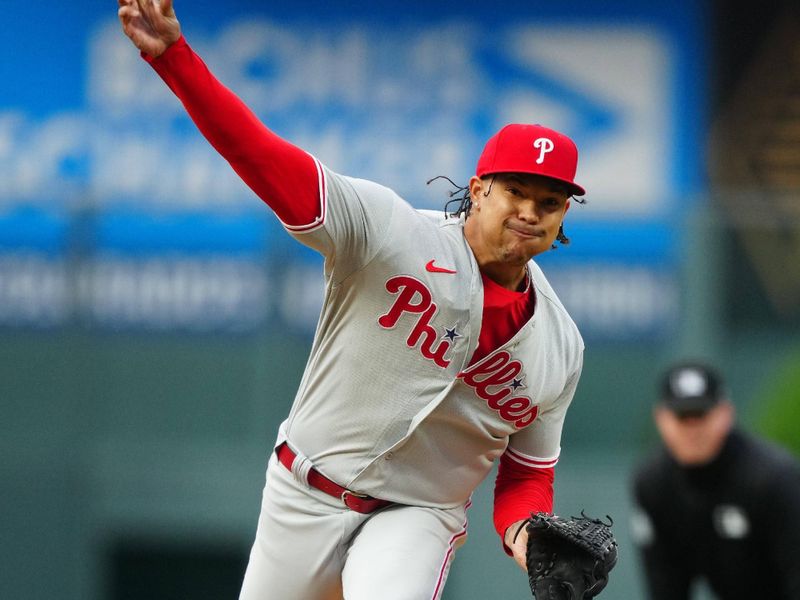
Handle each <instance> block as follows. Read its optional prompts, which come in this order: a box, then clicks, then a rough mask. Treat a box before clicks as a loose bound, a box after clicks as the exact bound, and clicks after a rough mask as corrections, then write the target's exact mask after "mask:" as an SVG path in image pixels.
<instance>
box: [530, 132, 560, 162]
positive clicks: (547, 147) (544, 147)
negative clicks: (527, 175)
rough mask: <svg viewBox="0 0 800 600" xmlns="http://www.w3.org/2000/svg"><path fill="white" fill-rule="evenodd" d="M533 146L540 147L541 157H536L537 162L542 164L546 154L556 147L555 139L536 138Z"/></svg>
mask: <svg viewBox="0 0 800 600" xmlns="http://www.w3.org/2000/svg"><path fill="white" fill-rule="evenodd" d="M533 147H534V148H538V149H539V158H537V159H536V164H537V165H540V164H542V163H543V162H544V155H545V154H547V153H548V152H552V151H553V148H555V144H553V140H551V139H550V138H546V137H541V138H536V140H535V141H534V142H533Z"/></svg>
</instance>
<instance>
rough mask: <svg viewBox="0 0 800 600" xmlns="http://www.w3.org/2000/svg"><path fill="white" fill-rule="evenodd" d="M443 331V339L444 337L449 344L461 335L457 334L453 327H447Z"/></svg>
mask: <svg viewBox="0 0 800 600" xmlns="http://www.w3.org/2000/svg"><path fill="white" fill-rule="evenodd" d="M444 331H445V334H444V337H446V338H447V339H448V340H450V341H451V342H453V341H455V339H456V338H457V337H461V334H460V333H458V331H456V328H455V327H449V328H448V327H445V328H444Z"/></svg>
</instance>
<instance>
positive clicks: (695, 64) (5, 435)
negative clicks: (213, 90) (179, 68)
mask: <svg viewBox="0 0 800 600" xmlns="http://www.w3.org/2000/svg"><path fill="white" fill-rule="evenodd" d="M269 4H270V3H262V2H255V1H254V0H229V1H228V2H226V3H224V4H223V3H211V2H202V1H200V2H194V3H191V2H183V3H180V4H179V5H178V7H177V8H178V12H179V16H180V17H181V21H182V24H183V27H184V32H185V33H186V35H187V38H188V39H189V40H190V43H192V45H193V46H194V47H195V48H197V50H198V51H199V52H200V54H201V55H202V56H203V57H204V58H205V59H206V60H207V62H208V63H209V65H210V66H211V68H212V69H213V70H214V71H215V72H216V73H217V74H218V75H219V76H220V78H221V79H222V80H223V81H224V82H225V83H227V84H228V85H229V86H230V87H231V88H232V89H234V91H236V92H237V93H238V94H240V95H241V96H242V97H243V98H244V99H245V101H246V102H248V104H249V105H250V106H251V107H253V108H254V110H255V111H256V112H257V113H258V114H259V116H261V117H262V118H263V119H264V120H265V122H267V123H268V124H269V125H270V126H272V127H273V128H274V129H275V130H276V131H277V132H278V133H280V134H282V135H284V136H286V137H288V138H289V139H292V140H294V141H296V142H297V143H299V144H300V145H301V146H303V147H305V148H306V149H308V150H310V151H311V152H313V153H314V154H316V155H317V156H318V157H319V158H321V159H322V160H323V161H324V162H326V163H327V164H329V165H330V166H332V167H333V168H335V169H337V170H339V171H341V172H344V173H347V174H350V175H356V176H362V177H366V178H370V179H374V180H376V181H379V182H382V183H385V184H387V185H389V186H390V187H393V188H395V189H397V190H398V191H399V192H400V193H401V194H403V195H405V197H406V198H407V199H409V200H410V201H411V202H412V203H413V204H415V205H417V206H420V207H428V208H432V207H441V206H442V205H443V203H444V201H445V200H446V191H447V187H446V186H444V185H438V184H433V185H431V186H425V184H424V182H425V181H426V180H427V179H429V178H431V177H433V176H435V175H448V176H450V177H451V178H453V179H455V180H456V181H458V182H466V181H467V179H468V178H469V176H470V175H471V173H472V171H473V169H474V160H475V158H476V157H477V155H478V153H479V151H480V147H481V144H482V142H483V140H485V139H486V137H487V136H488V135H489V134H490V133H491V132H492V131H493V130H495V129H496V128H497V127H498V126H499V125H501V124H503V123H504V122H508V121H515V120H520V121H536V120H540V121H542V122H544V123H546V124H548V125H551V126H553V127H555V128H557V129H563V130H564V131H566V132H567V133H569V134H570V135H572V136H573V137H574V138H575V139H576V141H577V142H578V145H579V147H580V148H581V150H582V163H581V165H580V167H579V174H580V181H581V182H583V183H584V185H586V187H587V188H588V189H589V194H588V196H587V198H588V200H589V203H588V204H587V205H586V206H582V207H580V206H576V207H574V208H573V209H572V211H570V214H569V218H568V220H567V227H566V230H567V234H568V235H569V236H570V237H571V238H572V239H573V244H572V245H571V246H570V247H568V248H562V249H559V250H557V251H555V252H553V253H550V255H548V256H546V257H544V258H543V259H542V260H541V264H542V265H543V267H544V268H545V270H546V271H547V272H548V274H549V275H550V276H551V277H552V280H553V282H554V285H555V287H556V288H557V290H558V291H559V293H560V294H561V295H562V298H563V299H564V301H565V303H566V304H567V306H568V308H569V309H570V311H571V312H572V314H573V316H574V317H575V319H576V321H578V324H579V325H580V326H581V329H582V331H583V332H584V334H585V338H586V342H587V351H586V364H585V370H584V374H583V378H582V381H581V385H580V388H579V391H578V394H577V397H576V399H575V403H574V405H573V408H572V409H571V411H570V414H569V416H568V419H567V427H566V432H565V436H564V437H565V439H564V443H563V452H562V459H561V462H560V465H559V467H558V470H557V479H556V510H557V512H560V513H573V514H574V513H577V512H579V511H580V510H581V509H585V510H586V511H587V512H588V513H590V514H596V515H604V514H609V515H611V516H612V517H613V518H614V519H615V522H616V531H617V535H618V537H619V539H620V542H621V552H620V563H619V565H618V567H617V569H616V570H615V571H614V573H613V576H612V579H611V583H610V584H609V586H608V588H607V591H606V592H604V597H606V598H626V599H629V598H633V599H636V598H643V592H642V587H641V585H642V582H641V580H640V578H639V575H638V566H637V558H636V556H635V552H634V548H633V546H632V544H631V541H630V532H629V529H628V523H627V516H628V511H629V508H630V501H629V498H628V491H627V490H628V475H629V473H630V468H631V466H632V465H633V463H635V462H636V461H637V460H638V458H639V457H640V456H641V455H642V453H643V452H644V451H646V450H647V449H648V448H649V447H650V446H651V445H652V444H653V443H654V442H655V431H654V429H653V427H652V426H651V423H650V408H651V403H652V399H653V394H654V393H655V381H656V378H657V377H658V375H659V373H660V372H661V369H662V368H663V367H664V366H665V365H666V364H667V363H668V362H670V361H671V360H672V359H674V358H678V357H684V356H694V357H704V358H707V359H710V360H712V361H713V362H715V363H716V364H717V365H719V367H720V368H721V369H722V370H723V371H724V372H725V373H726V374H727V377H728V380H729V383H730V387H731V389H732V390H733V399H734V401H735V404H736V405H737V408H738V409H739V413H740V419H741V421H742V422H743V423H744V425H745V426H747V427H748V428H751V429H755V430H757V431H760V432H762V433H764V434H765V435H767V436H769V437H771V438H772V439H776V440H778V441H780V442H782V443H784V444H786V445H792V444H795V447H794V450H795V451H796V452H800V448H799V447H798V446H797V444H800V442H798V440H797V437H798V436H797V435H796V432H797V431H798V427H800V401H798V394H800V392H798V390H800V338H798V335H797V334H798V326H799V325H800V143H799V142H800V68H799V67H800V42H798V40H800V35H798V34H800V27H798V20H797V13H796V11H795V13H794V14H792V12H791V11H790V9H789V8H788V7H789V5H790V3H789V2H779V1H771V2H762V3H759V6H758V10H757V12H752V10H751V9H750V8H749V5H748V4H747V3H736V2H733V3H732V2H723V1H722V0H719V1H717V2H716V3H714V2H692V1H690V0H678V1H676V2H670V3H661V2H659V3H656V2H652V3H648V2H644V3H643V2H637V1H634V0H610V1H608V2H602V3H601V2H590V1H589V0H577V1H575V2H570V3H569V4H568V5H567V4H566V3H564V4H563V5H562V4H561V3H558V6H552V5H553V4H556V3H530V2H522V1H512V2H508V3H503V5H502V7H501V6H500V5H497V6H493V7H491V8H489V7H487V6H486V5H483V4H482V3H477V2H460V3H455V2H452V3H450V2H422V1H421V0H412V1H407V2H403V3H400V2H393V1H389V0H376V1H373V2H370V3H366V2H358V1H357V2H350V3H342V5H341V6H337V3H328V2H322V1H301V2H295V3H275V5H274V6H271V5H269ZM538 4H542V5H544V4H547V6H539V5H538ZM0 8H3V10H2V14H3V15H4V21H5V22H4V25H3V29H4V34H3V36H2V38H0V46H2V49H3V54H4V56H5V58H4V60H3V61H2V62H0V81H2V82H3V83H2V94H0V476H2V494H0V514H1V515H2V529H1V530H0V531H1V532H2V534H1V535H0V565H2V566H1V567H0V597H2V598H9V599H25V600H35V599H40V598H41V599H44V598H47V599H53V598H57V599H59V600H73V599H74V600H95V599H98V600H99V599H107V600H121V599H145V598H146V599H148V600H161V599H167V598H193V599H194V600H202V599H205V598H209V599H211V598H214V599H217V600H218V599H224V598H235V597H236V594H237V591H238V585H239V582H240V578H241V574H242V572H243V568H244V565H245V563H246V556H247V552H248V550H249V545H250V543H251V540H252V537H253V535H254V531H255V522H256V517H257V514H258V508H259V499H260V492H261V487H262V485H263V471H264V466H265V461H266V457H267V453H268V452H269V449H270V446H271V442H272V440H273V436H274V435H275V431H276V428H277V425H278V423H279V422H280V421H281V420H282V419H283V418H284V416H285V415H286V413H287V411H288V407H289V405H290V402H291V399H292V397H293V393H294V390H295V386H296V384H297V382H298V380H299V377H300V374H301V371H302V368H303V365H304V360H305V355H306V352H307V349H308V346H309V342H310V339H311V335H312V333H313V328H314V326H315V323H316V310H317V308H318V306H319V303H320V299H321V277H320V276H319V273H320V262H319V260H318V259H317V257H316V256H315V255H313V254H312V253H310V252H307V251H305V250H304V249H303V248H301V247H300V246H299V245H298V244H295V243H293V242H291V241H290V239H289V237H288V236H287V235H285V234H284V233H282V232H281V231H280V228H279V227H278V224H277V222H276V221H275V219H274V218H273V217H272V216H271V215H270V213H269V211H268V210H266V209H265V208H264V207H263V206H262V205H261V203H260V202H259V201H258V200H257V199H254V198H253V197H252V195H251V194H249V193H248V191H247V190H246V188H245V187H244V186H243V184H241V183H240V182H239V181H238V180H237V179H236V177H235V175H233V174H232V173H230V172H229V169H228V167H227V165H226V164H225V163H224V162H223V161H222V159H220V158H219V157H217V156H216V155H215V153H214V152H213V150H211V149H210V148H209V147H207V144H206V143H205V141H204V140H202V138H201V137H200V136H199V134H197V133H196V132H195V131H194V130H193V128H192V126H191V124H190V122H189V121H188V120H187V119H186V117H185V116H184V115H183V113H182V110H181V109H180V107H179V106H178V104H177V102H176V101H175V100H174V99H173V98H172V97H171V96H170V94H169V93H168V92H167V90H166V88H165V87H164V86H163V84H162V83H161V81H160V80H159V79H158V78H157V77H156V76H155V75H154V74H153V73H151V72H149V70H148V67H147V66H146V65H145V64H144V63H143V62H142V61H141V60H140V59H139V58H138V55H137V53H136V51H135V50H134V49H133V48H132V47H131V46H130V44H129V43H128V41H127V39H125V38H124V37H123V35H122V34H121V32H120V31H119V28H118V25H117V22H116V18H115V13H116V6H115V3H113V2H108V1H105V2H100V1H99V0H86V1H85V2H81V3H62V2H56V1H55V0H42V1H41V2H37V3H29V4H19V3H15V4H14V5H13V7H12V5H11V3H10V1H8V0H2V1H0ZM499 8H502V9H503V10H498V9H499ZM410 375H411V374H410ZM491 491H492V477H490V478H489V479H487V481H486V482H485V484H484V485H482V486H481V488H480V489H479V490H478V491H477V492H476V494H475V498H474V506H473V508H472V509H471V511H470V528H469V535H470V539H469V541H468V543H467V544H466V546H465V547H464V548H463V549H462V550H461V551H460V552H459V555H458V559H457V560H456V563H455V567H454V570H453V572H452V574H451V576H450V581H449V583H448V588H447V590H446V592H445V597H446V598H448V599H456V598H458V599H465V600H470V599H479V598H480V599H483V598H500V597H502V598H509V599H510V598H520V599H521V598H528V597H529V593H528V592H527V585H526V582H525V579H524V577H523V575H522V573H521V572H520V571H519V570H518V568H517V567H516V566H515V565H514V564H513V562H512V561H510V560H508V559H507V558H506V557H505V556H504V555H503V554H502V552H501V551H500V549H499V545H498V540H497V539H496V536H495V534H494V532H493V531H492V526H491V519H490V512H491ZM701 594H702V592H701Z"/></svg>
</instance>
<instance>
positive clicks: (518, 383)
mask: <svg viewBox="0 0 800 600" xmlns="http://www.w3.org/2000/svg"><path fill="white" fill-rule="evenodd" d="M523 379H524V377H515V378H514V379H512V380H511V383H510V384H509V385H510V386H511V387H512V389H513V390H514V391H515V392H516V391H517V390H518V389H519V388H521V387H526V386H525V384H524V383H522V380H523Z"/></svg>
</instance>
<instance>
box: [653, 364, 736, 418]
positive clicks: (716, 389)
mask: <svg viewBox="0 0 800 600" xmlns="http://www.w3.org/2000/svg"><path fill="white" fill-rule="evenodd" d="M724 387H725V386H724V383H723V381H722V377H721V376H720V375H719V373H718V372H717V371H716V370H715V369H713V368H712V367H710V366H708V365H707V364H704V363H702V362H694V361H692V362H690V361H687V362H682V363H678V364H676V365H673V366H672V367H670V368H669V369H667V371H666V372H665V373H664V377H663V379H662V381H661V403H662V404H663V405H664V406H666V407H667V408H669V409H670V410H672V411H673V412H674V413H675V414H677V415H678V416H689V415H703V414H705V413H706V412H708V411H709V410H710V409H711V408H713V407H714V406H716V404H717V403H718V402H720V401H721V400H723V399H724V398H725V396H726V394H725V389H724Z"/></svg>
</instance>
